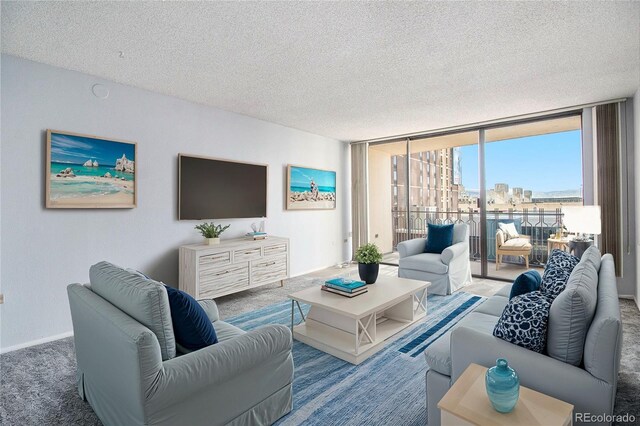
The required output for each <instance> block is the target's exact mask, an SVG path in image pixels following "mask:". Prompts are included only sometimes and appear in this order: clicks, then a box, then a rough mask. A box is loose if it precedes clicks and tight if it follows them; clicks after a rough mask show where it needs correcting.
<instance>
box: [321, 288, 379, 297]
mask: <svg viewBox="0 0 640 426" xmlns="http://www.w3.org/2000/svg"><path fill="white" fill-rule="evenodd" d="M321 289H322V290H323V291H327V292H329V293H333V294H339V295H340V296H344V297H356V296H360V295H361V294H364V293H366V292H367V291H368V290H367V289H366V288H363V289H362V290H358V291H355V292H353V293H350V292H346V291H342V290H336V289H335V288H331V287H327V286H325V285H323V286H322V287H321Z"/></svg>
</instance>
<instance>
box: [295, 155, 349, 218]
mask: <svg viewBox="0 0 640 426" xmlns="http://www.w3.org/2000/svg"><path fill="white" fill-rule="evenodd" d="M336 183H337V180H336V172H335V171H333V170H323V169H315V168H311V167H303V166H295V165H292V164H289V165H287V187H286V198H285V199H286V209H287V210H334V209H335V208H336V201H337V193H336V186H337V185H336Z"/></svg>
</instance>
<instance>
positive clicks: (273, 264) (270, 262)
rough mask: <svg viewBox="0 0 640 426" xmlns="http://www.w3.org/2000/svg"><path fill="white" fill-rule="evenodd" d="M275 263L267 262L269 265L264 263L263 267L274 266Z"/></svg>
mask: <svg viewBox="0 0 640 426" xmlns="http://www.w3.org/2000/svg"><path fill="white" fill-rule="evenodd" d="M275 264H276V262H269V263H265V264H264V266H271V265H275Z"/></svg>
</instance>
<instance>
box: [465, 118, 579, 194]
mask: <svg viewBox="0 0 640 426" xmlns="http://www.w3.org/2000/svg"><path fill="white" fill-rule="evenodd" d="M580 139H581V138H580V131H579V130H572V131H568V132H561V133H552V134H548V135H540V136H530V137H525V138H518V139H509V140H504V141H498V142H488V143H487V144H486V146H485V148H486V153H485V168H486V174H487V177H486V179H487V188H488V189H492V188H493V187H494V185H495V184H496V183H506V184H508V185H509V189H511V188H513V187H520V188H523V189H530V190H532V191H534V192H550V191H564V190H569V189H572V190H580V188H581V187H582V143H581V140H580ZM460 156H461V161H462V185H464V187H465V189H466V190H470V191H474V190H475V191H477V190H478V189H479V188H480V185H479V183H478V146H477V145H470V146H463V147H460Z"/></svg>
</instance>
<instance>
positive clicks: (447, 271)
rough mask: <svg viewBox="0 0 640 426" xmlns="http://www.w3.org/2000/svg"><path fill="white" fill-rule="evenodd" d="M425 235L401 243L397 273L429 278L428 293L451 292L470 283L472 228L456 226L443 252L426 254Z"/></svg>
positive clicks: (461, 225)
mask: <svg viewBox="0 0 640 426" xmlns="http://www.w3.org/2000/svg"><path fill="white" fill-rule="evenodd" d="M426 241H427V239H426V238H414V239H412V240H408V241H403V242H401V243H399V244H398V254H399V255H400V262H399V267H398V276H399V277H400V278H410V279H414V280H421V281H430V282H431V286H430V287H429V293H433V294H442V295H444V294H451V293H452V292H454V291H456V290H458V289H460V288H462V287H464V286H465V285H467V284H470V283H471V264H470V262H469V227H468V226H467V225H466V224H464V223H458V224H455V225H454V226H453V244H452V245H451V246H449V247H447V248H446V249H444V251H443V252H442V253H441V254H438V253H424V247H425V244H426Z"/></svg>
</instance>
